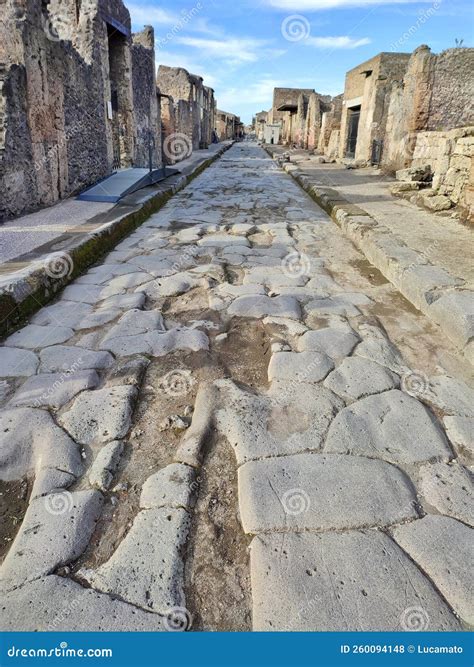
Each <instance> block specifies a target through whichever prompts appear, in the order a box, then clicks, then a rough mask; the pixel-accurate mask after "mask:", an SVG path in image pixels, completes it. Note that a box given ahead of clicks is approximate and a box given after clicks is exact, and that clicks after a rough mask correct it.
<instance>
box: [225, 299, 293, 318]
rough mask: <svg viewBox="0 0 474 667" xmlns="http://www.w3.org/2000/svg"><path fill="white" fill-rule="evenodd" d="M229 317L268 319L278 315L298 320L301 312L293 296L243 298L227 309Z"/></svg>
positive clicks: (236, 300)
mask: <svg viewBox="0 0 474 667" xmlns="http://www.w3.org/2000/svg"><path fill="white" fill-rule="evenodd" d="M227 313H228V314H229V315H235V316H237V317H266V316H269V315H276V316H279V317H289V318H290V319H295V320H298V319H299V318H300V317H301V310H300V306H299V304H298V301H297V300H296V299H294V298H293V297H291V296H276V297H274V298H271V297H268V296H261V295H255V296H241V297H238V298H237V299H235V301H234V302H233V303H231V305H230V306H229V308H228V309H227Z"/></svg>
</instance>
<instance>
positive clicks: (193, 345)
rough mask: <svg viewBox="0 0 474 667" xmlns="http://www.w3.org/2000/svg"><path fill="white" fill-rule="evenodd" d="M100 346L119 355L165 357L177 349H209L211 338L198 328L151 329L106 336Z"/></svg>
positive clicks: (194, 350)
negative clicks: (143, 331)
mask: <svg viewBox="0 0 474 667" xmlns="http://www.w3.org/2000/svg"><path fill="white" fill-rule="evenodd" d="M100 347H101V348H102V349H105V350H109V351H110V352H112V353H113V354H115V355H116V356H117V357H128V356H131V355H133V354H149V355H151V356H153V357H163V356H165V355H167V354H169V353H170V352H175V351H176V350H189V351H191V352H198V351H199V350H208V349H209V338H208V337H207V335H206V334H205V333H204V332H203V331H199V330H198V329H188V328H185V327H183V328H181V327H180V328H176V329H170V330H169V331H151V332H149V333H144V334H138V335H132V336H115V335H113V333H111V334H110V335H108V336H106V337H105V338H104V339H103V340H102V342H101V344H100Z"/></svg>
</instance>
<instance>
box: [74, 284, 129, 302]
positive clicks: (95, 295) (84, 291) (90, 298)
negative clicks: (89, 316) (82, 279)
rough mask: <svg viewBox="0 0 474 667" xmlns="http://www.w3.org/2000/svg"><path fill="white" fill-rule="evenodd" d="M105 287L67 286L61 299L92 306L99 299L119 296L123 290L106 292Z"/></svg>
mask: <svg viewBox="0 0 474 667" xmlns="http://www.w3.org/2000/svg"><path fill="white" fill-rule="evenodd" d="M106 289H107V288H106V287H103V286H102V285H99V286H96V285H78V284H75V285H69V287H66V289H65V290H64V292H63V295H62V296H63V299H65V300H66V301H77V302H78V303H86V304H91V305H94V304H96V303H97V302H98V301H100V300H101V299H105V298H106V297H109V296H115V294H120V293H122V292H124V290H122V289H120V288H117V289H115V290H107V292H105V291H104V290H106Z"/></svg>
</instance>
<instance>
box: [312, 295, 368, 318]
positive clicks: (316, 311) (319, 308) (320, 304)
mask: <svg viewBox="0 0 474 667" xmlns="http://www.w3.org/2000/svg"><path fill="white" fill-rule="evenodd" d="M305 311H306V314H307V316H308V317H309V318H310V319H311V318H314V317H316V318H318V317H320V316H321V315H344V316H345V317H357V316H358V315H360V314H361V312H360V310H359V309H358V308H357V306H354V304H352V303H350V302H349V301H344V300H343V299H342V298H338V297H330V298H326V299H313V301H310V302H309V303H307V304H306V306H305Z"/></svg>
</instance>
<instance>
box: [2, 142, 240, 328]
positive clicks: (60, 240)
mask: <svg viewBox="0 0 474 667" xmlns="http://www.w3.org/2000/svg"><path fill="white" fill-rule="evenodd" d="M233 143H234V142H233V141H230V142H225V143H223V144H222V146H220V147H219V149H218V150H216V151H215V152H214V153H213V154H211V155H210V156H199V157H198V159H197V160H192V159H189V160H186V161H185V163H183V164H181V163H180V164H179V165H175V168H179V169H180V172H181V173H179V174H175V175H173V176H170V177H169V178H167V179H166V180H165V181H162V182H161V183H158V184H156V185H154V186H151V187H147V188H143V189H142V190H139V191H138V192H134V193H133V194H131V195H128V196H127V197H124V198H123V199H122V200H121V201H120V202H119V203H118V204H117V205H116V206H114V207H113V208H112V209H111V210H109V211H106V212H105V213H102V214H100V215H97V216H95V217H94V218H92V219H91V220H88V221H87V222H86V223H85V224H84V225H81V226H80V227H76V228H72V229H71V231H68V232H65V233H64V234H61V235H60V236H59V237H57V238H55V239H53V240H52V241H50V242H48V243H46V244H44V245H43V246H41V247H40V248H36V249H35V250H34V251H32V252H31V253H28V254H27V255H24V256H23V257H19V258H15V259H14V260H12V261H10V262H5V263H4V264H3V265H2V267H1V275H0V337H6V336H7V335H10V334H11V333H12V332H13V331H15V330H16V329H18V328H19V327H20V326H22V325H23V324H24V323H25V322H26V321H27V319H28V318H29V317H31V316H32V315H33V314H34V313H36V312H37V311H38V310H40V309H41V308H42V307H43V306H44V305H46V304H47V303H48V302H49V301H51V300H52V299H54V298H55V297H56V296H57V295H58V294H59V293H60V292H61V290H62V289H63V288H64V287H66V285H68V284H69V283H71V282H72V281H73V280H75V279H76V278H78V277H79V276H80V275H82V274H83V273H84V272H85V271H86V269H88V268H89V267H90V266H91V265H92V264H94V263H95V262H96V261H97V260H98V259H99V258H100V257H102V256H103V255H105V254H106V253H108V252H110V251H111V250H113V248H115V246H116V245H117V244H118V243H119V242H120V241H121V240H122V239H123V238H125V237H126V236H128V235H129V234H130V233H131V232H133V231H134V230H135V229H137V228H138V227H139V226H140V225H141V224H142V223H143V222H145V220H147V219H148V218H149V217H150V215H152V214H153V213H156V212H157V211H159V210H160V209H161V208H162V207H163V206H164V205H165V204H166V202H167V201H168V200H169V199H170V198H171V197H172V196H173V195H174V194H176V193H177V192H178V191H179V190H182V189H183V188H184V187H186V185H188V183H190V182H191V181H192V180H193V179H194V178H196V176H198V175H199V174H200V173H201V172H203V171H204V170H205V169H207V167H209V166H210V165H211V164H212V163H213V162H215V160H217V159H218V158H220V156H221V155H222V154H223V153H225V151H227V150H228V149H229V148H230V147H231V146H232V145H233ZM63 274H64V275H63Z"/></svg>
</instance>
